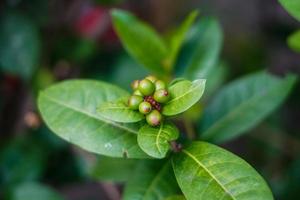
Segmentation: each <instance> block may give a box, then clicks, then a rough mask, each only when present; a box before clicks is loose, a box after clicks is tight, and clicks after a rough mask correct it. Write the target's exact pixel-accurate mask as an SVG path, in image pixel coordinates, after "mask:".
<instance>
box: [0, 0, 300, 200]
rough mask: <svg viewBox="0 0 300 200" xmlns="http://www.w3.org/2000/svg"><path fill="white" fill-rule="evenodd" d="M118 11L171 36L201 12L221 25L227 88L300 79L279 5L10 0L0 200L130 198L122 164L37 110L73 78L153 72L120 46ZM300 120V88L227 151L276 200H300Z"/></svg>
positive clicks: (5, 4)
mask: <svg viewBox="0 0 300 200" xmlns="http://www.w3.org/2000/svg"><path fill="white" fill-rule="evenodd" d="M115 7H118V8H122V9H126V10H129V11H132V12H133V13H134V14H135V15H137V16H138V17H140V18H142V19H144V20H145V21H147V22H148V23H150V24H151V25H153V26H154V27H155V28H156V29H157V30H158V31H159V32H160V33H168V32H171V31H172V30H173V28H174V27H175V26H176V25H178V24H179V22H181V21H182V20H183V19H184V17H185V16H186V15H188V13H189V12H190V11H192V10H194V9H197V10H199V11H200V17H199V18H200V20H201V17H203V16H213V17H216V18H217V19H218V20H219V21H220V23H221V26H222V28H223V32H224V45H223V49H222V54H221V60H222V65H224V68H225V70H226V73H224V76H221V77H219V76H218V74H217V73H216V75H215V76H216V77H217V79H219V80H221V81H220V82H222V84H225V83H226V82H228V81H230V80H233V79H236V78H238V77H240V76H243V75H246V74H249V73H251V72H254V71H257V70H259V69H266V70H268V71H271V72H273V73H276V74H278V75H284V74H287V73H289V72H293V73H296V74H300V54H299V53H297V52H296V51H295V48H294V51H293V50H291V49H290V48H289V47H288V44H287V38H288V37H289V35H290V34H292V33H293V32H294V31H295V30H297V28H299V27H300V22H297V20H296V19H294V18H292V17H291V16H290V15H289V14H288V13H287V12H286V11H285V10H284V9H283V8H282V7H281V5H280V4H279V3H278V2H277V1H274V0H264V1H261V0H252V1H240V0H190V1H185V0H164V1H162V0H128V1H126V0H69V1H66V0H51V1H46V0H3V1H1V2H0V199H12V200H19V199H25V200H27V199H29V200H35V199H49V200H50V199H51V200H55V199H68V200H94V199H104V200H106V199H107V200H117V199H120V193H121V191H122V184H118V185H117V187H112V184H111V181H112V180H111V176H110V174H109V173H108V171H109V170H108V169H111V168H113V169H114V168H115V171H114V172H113V173H116V172H118V171H120V170H121V169H118V160H116V161H115V162H114V163H113V164H111V165H107V164H105V163H106V162H105V159H106V158H105V157H101V158H100V157H99V156H97V155H94V154H90V153H87V152H85V151H83V150H81V149H79V148H77V147H76V146H73V145H70V144H68V143H66V142H65V141H63V140H61V139H60V138H58V137H57V136H56V135H54V134H52V133H51V131H50V130H49V129H48V128H47V127H45V125H44V124H43V122H42V121H41V119H40V116H39V113H38V111H37V107H36V97H37V94H38V92H39V90H41V89H43V88H45V87H47V86H49V85H51V84H53V83H55V82H58V81H61V80H64V79H72V78H88V79H97V80H104V81H109V82H112V83H114V84H117V85H119V86H121V87H127V88H126V89H129V85H130V82H131V80H133V79H137V78H141V77H143V76H144V75H146V74H147V73H148V72H147V70H146V69H144V68H142V67H141V66H139V65H138V64H137V63H136V62H135V61H134V60H133V59H132V58H130V57H129V56H128V54H127V53H126V52H125V51H124V48H123V47H122V45H121V44H120V41H119V40H118V37H117V36H116V34H115V32H114V30H113V27H112V24H111V18H110V14H109V12H110V9H112V8H115ZM166 35H167V34H166ZM185 51H187V52H188V46H187V47H186V49H185ZM184 55H185V54H184V53H183V54H182V56H181V57H180V58H179V59H180V60H179V63H180V62H183V63H184ZM179 70H180V69H179ZM223 81H224V82H223ZM299 122H300V86H299V83H298V84H297V85H296V87H295V88H294V90H293V92H292V94H290V96H289V98H288V99H287V101H286V102H285V103H284V105H283V106H281V107H280V109H278V110H276V112H275V113H273V114H272V115H271V116H270V117H268V118H267V119H266V120H264V122H262V123H261V124H260V125H259V126H257V127H255V128H254V129H252V130H251V131H250V132H249V133H248V134H246V135H243V136H242V137H240V138H238V139H236V140H234V141H232V142H230V143H226V144H224V147H225V148H227V149H229V150H231V151H232V152H234V153H236V154H238V155H239V156H241V157H242V158H244V159H245V160H247V161H248V162H249V163H250V164H251V165H252V166H254V167H255V168H256V169H257V170H258V171H259V172H260V173H261V174H262V175H263V177H264V178H265V179H266V180H267V181H268V183H269V184H270V186H271V188H272V191H273V193H274V195H275V199H282V200H289V199H293V200H295V199H300V193H299V191H300V170H299V169H300V123H299ZM127 162H128V163H126V165H128V166H132V165H133V163H132V162H131V161H127ZM130 173H131V172H130V171H128V172H125V173H120V175H119V177H118V179H119V180H126V179H127V178H128V177H127V176H129V175H130ZM124 174H127V176H124ZM114 176H118V174H117V175H116V174H114ZM99 180H104V181H101V182H100V181H99ZM45 197H47V198H45Z"/></svg>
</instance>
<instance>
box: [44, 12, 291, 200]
mask: <svg viewBox="0 0 300 200" xmlns="http://www.w3.org/2000/svg"><path fill="white" fill-rule="evenodd" d="M196 16H197V12H192V13H191V14H190V15H189V16H188V17H187V19H186V20H184V22H183V23H182V24H181V25H180V26H179V27H178V28H176V29H174V30H173V31H172V33H168V34H166V36H165V37H160V36H159V35H158V34H157V33H156V32H155V30H154V29H153V28H152V27H150V26H149V25H147V24H146V23H144V22H142V21H140V20H138V19H137V18H136V17H134V16H133V15H132V14H130V13H129V12H126V11H122V10H114V11H113V12H112V21H113V24H114V28H115V31H116V32H117V34H118V36H119V38H120V40H121V42H122V43H123V45H124V47H125V49H126V50H127V52H128V53H129V55H131V56H132V57H133V58H134V59H135V60H136V61H137V62H138V63H139V64H140V65H142V66H144V67H145V68H146V69H148V70H149V72H150V73H151V74H153V75H154V76H148V77H146V78H144V79H142V80H135V81H134V80H129V82H131V81H133V83H132V88H133V91H132V93H131V94H130V93H129V92H127V91H126V90H124V89H122V88H120V87H118V86H116V85H113V84H110V83H106V82H102V81H94V80H67V81H63V82H61V83H58V84H56V85H54V86H51V87H49V88H48V89H46V90H44V91H42V92H41V93H40V95H39V98H38V106H39V110H40V113H41V115H42V117H43V119H44V121H45V122H46V124H47V125H48V126H49V128H50V129H51V130H52V131H53V132H54V133H56V134H57V135H59V136H60V137H61V138H63V139H65V140H67V141H69V142H70V143H72V144H75V145H77V146H79V147H81V148H82V149H85V150H87V151H89V152H93V153H96V154H100V155H104V156H106V157H101V158H100V161H102V162H100V166H99V168H97V170H96V171H98V172H99V171H101V170H102V172H101V173H102V175H103V174H104V175H105V176H106V178H107V176H110V180H114V181H116V182H120V181H121V182H125V189H124V194H123V199H124V200H177V199H180V200H183V199H187V200H220V199H221V200H271V199H273V195H272V193H271V191H270V189H269V187H268V185H267V183H266V182H265V181H264V179H263V178H262V177H261V176H260V175H259V173H258V172H256V170H255V169H254V168H252V167H251V166H250V165H249V164H248V163H247V162H246V161H244V160H243V159H241V158H239V157H238V156H236V155H234V154H233V153H230V152H229V151H227V150H225V149H223V148H221V147H218V146H216V145H215V144H220V143H223V142H226V141H229V140H232V139H234V138H236V137H238V136H240V135H242V134H244V133H246V132H247V131H248V130H250V129H251V128H253V127H254V126H256V125H257V124H258V123H259V122H261V121H262V120H263V119H264V118H265V117H266V116H268V115H269V114H270V113H272V111H274V110H275V109H276V108H277V107H278V106H279V105H280V104H281V103H282V102H283V101H284V99H285V98H286V97H287V95H288V93H289V92H290V91H291V89H292V87H293V85H294V84H295V82H296V79H297V78H296V77H295V76H294V75H286V77H284V78H279V77H276V76H274V75H271V74H269V73H267V72H265V71H262V72H257V73H254V74H250V75H247V76H245V77H242V78H240V79H238V80H235V81H233V82H231V83H229V84H226V85H225V86H222V87H221V89H219V90H217V88H219V86H221V85H222V84H223V81H222V80H224V76H225V74H226V73H225V68H224V66H223V65H222V64H221V62H219V61H218V58H219V53H220V49H221V44H222V33H221V28H220V25H219V23H218V22H217V20H215V19H213V18H202V19H201V20H200V21H199V22H198V23H196V24H195V25H193V22H194V21H195V19H196ZM167 36H168V37H167ZM128 75H132V74H130V73H129V74H128ZM124 76H126V75H125V74H124ZM175 76H177V77H181V78H176V79H174V78H172V77H175ZM141 77H142V76H140V77H139V79H140V78H141ZM156 77H157V78H156ZM172 79H174V80H172ZM191 80H193V81H191ZM204 91H205V92H204ZM200 99H201V100H200ZM199 100H200V101H199ZM179 114H180V115H179ZM213 143H215V144H213ZM110 157H115V158H114V159H113V158H110ZM117 158H119V159H117ZM105 165H106V166H107V167H106V169H104V168H105V167H103V166H105ZM105 170H106V171H105ZM110 170H112V171H110ZM100 179H101V178H100Z"/></svg>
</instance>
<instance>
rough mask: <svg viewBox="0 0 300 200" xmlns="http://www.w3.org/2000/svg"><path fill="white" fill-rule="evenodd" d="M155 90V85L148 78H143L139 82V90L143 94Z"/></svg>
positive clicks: (146, 94)
mask: <svg viewBox="0 0 300 200" xmlns="http://www.w3.org/2000/svg"><path fill="white" fill-rule="evenodd" d="M154 90H155V85H154V84H153V83H152V82H151V81H150V80H148V79H144V80H142V81H140V84H139V91H140V92H141V93H142V94H143V95H145V96H148V95H151V94H153V92H154Z"/></svg>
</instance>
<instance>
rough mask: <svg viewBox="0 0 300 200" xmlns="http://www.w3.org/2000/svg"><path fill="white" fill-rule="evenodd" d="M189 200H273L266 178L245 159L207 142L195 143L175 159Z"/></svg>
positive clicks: (174, 161) (176, 167) (179, 176)
mask: <svg viewBox="0 0 300 200" xmlns="http://www.w3.org/2000/svg"><path fill="white" fill-rule="evenodd" d="M173 168H174V171H175V176H176V179H177V181H178V184H179V186H180V188H181V190H182V192H183V193H184V195H185V197H186V198H187V200H207V199H209V200H219V199H223V200H272V199H273V196H272V193H271V191H270V189H269V187H268V185H267V184H266V182H265V181H264V180H263V178H262V177H261V176H260V175H259V174H258V173H257V172H256V171H255V170H254V169H253V168H252V167H251V166H250V165H249V164H248V163H247V162H245V161H244V160H243V159H241V158H239V157H237V156H236V155H234V154H232V153H230V152H228V151H226V150H224V149H222V148H220V147H217V146H215V145H212V144H209V143H206V142H193V143H192V144H191V145H190V146H188V147H187V148H186V149H184V150H183V151H182V152H181V153H180V154H178V155H176V156H174V158H173Z"/></svg>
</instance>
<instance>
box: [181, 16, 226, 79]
mask: <svg viewBox="0 0 300 200" xmlns="http://www.w3.org/2000/svg"><path fill="white" fill-rule="evenodd" d="M189 35H190V37H189V39H188V42H187V44H186V45H185V47H184V49H188V50H186V51H187V53H185V54H184V57H183V58H182V59H181V62H180V63H179V65H183V66H187V67H185V71H184V76H185V77H186V78H188V79H199V78H207V76H208V74H209V73H211V72H212V71H213V70H214V67H215V66H216V65H217V64H218V59H219V55H220V51H221V48H222V43H223V34H222V29H221V26H220V24H219V22H218V21H217V20H216V19H214V18H203V19H202V20H200V22H199V23H198V24H196V25H195V26H194V28H193V29H192V30H191V33H190V34H189ZM181 68H182V67H181Z"/></svg>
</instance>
